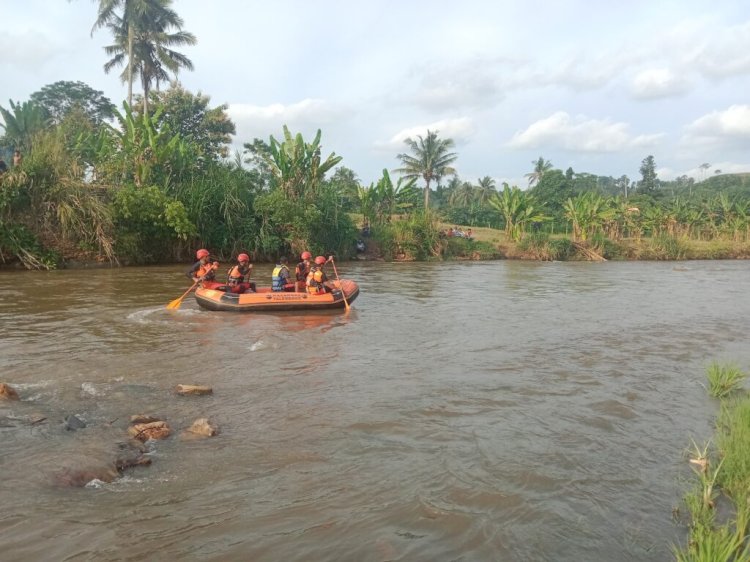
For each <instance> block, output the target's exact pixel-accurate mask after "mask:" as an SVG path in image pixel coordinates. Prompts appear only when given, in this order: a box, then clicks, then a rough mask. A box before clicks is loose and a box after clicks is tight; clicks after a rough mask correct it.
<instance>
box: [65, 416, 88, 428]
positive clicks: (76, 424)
mask: <svg viewBox="0 0 750 562" xmlns="http://www.w3.org/2000/svg"><path fill="white" fill-rule="evenodd" d="M63 427H64V428H65V429H67V430H68V431H77V430H79V429H83V428H84V427H86V422H85V421H83V420H82V419H81V418H79V417H78V416H77V415H76V414H71V415H69V416H65V420H64V421H63Z"/></svg>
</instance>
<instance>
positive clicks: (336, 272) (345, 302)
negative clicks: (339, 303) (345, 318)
mask: <svg viewBox="0 0 750 562" xmlns="http://www.w3.org/2000/svg"><path fill="white" fill-rule="evenodd" d="M328 261H330V262H331V265H332V266H333V272H334V273H335V274H336V281H338V282H339V288H340V289H341V295H342V296H343V297H344V306H345V307H346V314H349V301H348V300H346V291H344V286H343V285H342V284H341V279H339V272H338V271H337V270H336V262H334V261H333V256H331V257H330V258H328Z"/></svg>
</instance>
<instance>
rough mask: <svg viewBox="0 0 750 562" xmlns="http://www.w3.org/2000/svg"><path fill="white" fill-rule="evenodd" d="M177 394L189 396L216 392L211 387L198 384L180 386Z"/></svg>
mask: <svg viewBox="0 0 750 562" xmlns="http://www.w3.org/2000/svg"><path fill="white" fill-rule="evenodd" d="M175 392H177V394H180V395H182V396H185V395H187V394H213V393H214V390H213V388H211V387H210V386H201V385H196V384H178V385H177V387H176V388H175Z"/></svg>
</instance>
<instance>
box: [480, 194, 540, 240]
mask: <svg viewBox="0 0 750 562" xmlns="http://www.w3.org/2000/svg"><path fill="white" fill-rule="evenodd" d="M489 204H490V205H491V206H492V207H493V208H494V209H496V210H497V211H499V212H500V214H501V215H502V216H503V219H505V235H506V236H507V237H508V238H510V239H512V240H514V241H516V242H518V241H519V240H520V239H521V238H522V237H523V234H524V232H525V230H526V226H527V225H528V224H531V223H535V222H543V221H545V220H547V217H546V216H545V215H544V214H542V213H541V212H539V211H537V210H536V200H535V199H534V196H533V195H530V194H529V193H528V192H526V191H521V190H520V189H519V188H518V187H517V186H515V185H514V186H513V187H509V186H507V185H506V186H505V187H504V188H503V190H502V191H501V192H499V193H494V194H493V195H492V196H491V197H490V199H489Z"/></svg>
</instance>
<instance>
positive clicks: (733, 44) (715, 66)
mask: <svg viewBox="0 0 750 562" xmlns="http://www.w3.org/2000/svg"><path fill="white" fill-rule="evenodd" d="M703 31H704V35H703V36H702V37H695V39H696V41H695V45H697V47H694V48H693V49H692V50H691V51H689V54H688V56H687V57H686V59H687V62H688V63H689V64H691V65H694V66H695V67H697V68H698V70H699V71H700V72H701V73H702V74H704V75H705V76H708V77H709V78H716V79H720V78H728V77H730V76H736V75H742V74H750V22H745V23H742V24H740V25H734V26H724V27H722V26H715V27H712V28H710V29H706V30H703Z"/></svg>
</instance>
